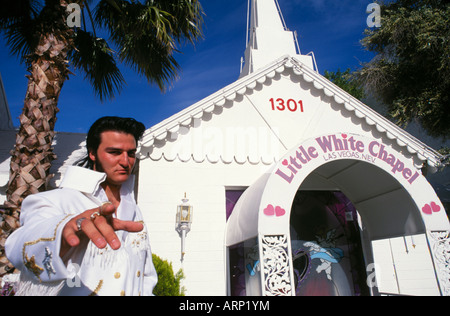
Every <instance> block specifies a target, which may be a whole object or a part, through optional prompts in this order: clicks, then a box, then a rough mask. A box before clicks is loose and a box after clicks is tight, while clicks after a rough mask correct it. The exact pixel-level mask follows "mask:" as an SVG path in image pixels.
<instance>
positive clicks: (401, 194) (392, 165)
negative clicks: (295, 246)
mask: <svg viewBox="0 0 450 316" xmlns="http://www.w3.org/2000/svg"><path fill="white" fill-rule="evenodd" d="M314 185H317V186H319V187H321V188H326V187H330V186H331V187H333V186H334V187H336V188H337V189H339V190H341V191H343V192H344V193H345V194H346V195H347V196H348V197H349V198H350V199H351V200H352V201H353V203H354V204H355V206H356V207H357V209H358V211H359V212H360V213H361V217H362V218H363V221H364V223H365V225H366V227H367V230H368V236H369V238H370V241H373V240H378V239H383V238H390V237H392V238H393V237H399V236H405V235H413V234H416V233H422V234H423V235H424V236H425V238H426V240H427V247H428V245H429V248H428V249H427V251H429V252H431V254H432V256H431V257H432V258H433V260H432V262H433V263H434V267H432V268H433V269H434V270H435V275H437V280H436V279H435V281H436V284H438V285H436V286H437V287H438V288H439V289H440V292H441V294H444V295H445V294H448V293H449V284H448V274H449V272H448V271H447V270H448V269H445V264H448V262H447V261H446V260H448V259H446V257H445V253H444V252H443V250H442V249H445V247H449V239H448V236H449V231H450V225H449V221H448V218H447V216H446V214H445V210H444V207H443V205H442V203H441V202H440V201H439V198H438V197H437V195H436V193H435V192H434V190H433V188H432V187H431V185H430V184H429V183H428V182H427V180H426V179H425V178H424V177H423V176H422V175H421V172H420V171H419V170H418V169H417V168H416V167H415V166H414V163H413V159H411V158H408V157H407V156H405V155H403V154H401V153H399V152H397V151H396V150H394V149H392V148H391V147H389V146H388V145H387V144H385V143H383V142H382V141H381V140H377V139H373V138H368V137H366V136H361V135H356V134H344V133H340V134H331V135H325V136H320V137H316V138H313V139H309V140H306V141H303V142H301V143H300V144H299V145H298V146H296V147H295V148H293V149H292V150H290V151H289V152H288V153H287V154H286V155H285V156H284V157H283V158H282V159H281V160H280V161H279V163H278V164H277V165H276V166H275V167H274V168H273V169H272V170H271V172H270V173H267V174H264V175H263V176H262V177H261V178H260V179H259V180H258V181H257V182H256V183H255V184H254V185H253V186H251V187H250V188H249V189H248V190H247V191H246V192H245V193H244V195H243V196H242V197H241V199H240V200H239V202H238V204H237V205H236V209H235V211H234V213H233V214H232V216H231V217H230V220H229V224H228V231H227V245H228V246H231V245H234V244H237V243H238V242H241V241H244V240H249V239H250V238H254V237H257V240H258V243H259V256H260V264H261V268H260V273H261V293H262V294H263V295H294V292H295V291H293V284H294V281H293V268H292V255H291V254H292V249H291V241H290V212H291V206H292V202H293V200H294V197H295V195H296V193H297V191H298V190H299V188H302V187H303V188H304V187H305V186H314ZM446 280H447V281H446ZM438 291H439V290H438Z"/></svg>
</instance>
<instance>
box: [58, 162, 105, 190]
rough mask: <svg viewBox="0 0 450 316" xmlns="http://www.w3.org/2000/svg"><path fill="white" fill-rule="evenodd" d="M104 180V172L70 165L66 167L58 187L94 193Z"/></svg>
mask: <svg viewBox="0 0 450 316" xmlns="http://www.w3.org/2000/svg"><path fill="white" fill-rule="evenodd" d="M105 180H106V174H105V173H103V172H97V171H93V170H90V169H87V168H83V167H77V166H70V167H68V168H67V170H66V173H65V174H64V177H63V179H62V181H61V184H60V186H59V187H60V188H64V189H73V190H77V191H80V192H83V193H87V194H94V193H95V192H97V190H98V188H99V187H100V184H102V183H103V182H105Z"/></svg>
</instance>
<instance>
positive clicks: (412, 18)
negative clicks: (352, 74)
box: [358, 0, 450, 139]
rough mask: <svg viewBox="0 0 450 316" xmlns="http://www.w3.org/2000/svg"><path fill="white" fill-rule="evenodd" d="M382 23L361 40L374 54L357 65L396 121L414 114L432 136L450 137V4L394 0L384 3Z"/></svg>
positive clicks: (440, 0)
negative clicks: (370, 59) (368, 60)
mask: <svg viewBox="0 0 450 316" xmlns="http://www.w3.org/2000/svg"><path fill="white" fill-rule="evenodd" d="M381 19H382V26H381V28H379V29H376V28H375V29H368V30H366V37H365V38H364V39H363V41H362V44H363V46H365V48H366V49H367V50H369V51H372V52H375V53H377V55H376V57H375V58H374V59H373V60H372V61H371V62H369V63H367V64H366V65H364V67H363V68H362V69H361V70H360V71H358V77H359V79H360V80H361V82H362V83H363V84H364V86H365V87H366V88H367V89H368V90H369V91H370V92H372V93H373V94H374V95H375V96H377V97H378V98H379V100H380V101H382V102H383V103H384V104H386V105H387V106H388V109H389V114H390V115H391V116H392V117H393V118H394V119H396V120H397V122H398V124H399V125H402V126H405V125H407V124H408V123H409V122H411V121H412V120H417V121H418V122H419V123H420V124H421V125H422V127H423V128H424V129H425V130H426V131H427V132H428V133H429V134H430V135H431V136H435V137H442V138H444V139H446V138H448V137H450V27H449V25H450V4H449V3H448V1H445V0H398V1H394V2H389V3H388V4H385V5H382V12H381Z"/></svg>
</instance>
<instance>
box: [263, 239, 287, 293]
mask: <svg viewBox="0 0 450 316" xmlns="http://www.w3.org/2000/svg"><path fill="white" fill-rule="evenodd" d="M262 251H263V264H262V268H263V271H264V284H265V285H264V286H265V292H266V295H268V296H287V295H292V285H291V275H290V267H289V263H290V261H289V255H288V253H289V252H288V238H287V236H286V235H276V236H264V237H263V238H262Z"/></svg>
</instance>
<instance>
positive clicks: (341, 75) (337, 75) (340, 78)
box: [325, 68, 365, 100]
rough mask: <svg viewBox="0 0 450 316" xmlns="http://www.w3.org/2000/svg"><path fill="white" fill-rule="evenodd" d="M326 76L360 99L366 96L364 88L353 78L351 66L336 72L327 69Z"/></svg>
mask: <svg viewBox="0 0 450 316" xmlns="http://www.w3.org/2000/svg"><path fill="white" fill-rule="evenodd" d="M325 78H327V79H328V80H330V81H331V82H333V83H334V84H335V85H337V86H338V87H340V88H342V89H343V90H345V91H347V92H348V93H350V94H351V95H352V96H354V97H355V98H357V99H359V100H361V99H363V98H364V96H365V93H364V88H363V87H362V86H361V84H360V83H359V82H358V81H357V80H355V79H354V78H353V76H352V73H351V70H350V68H349V69H347V70H346V71H344V72H342V71H341V69H338V70H337V71H336V72H332V71H331V72H330V71H327V70H325Z"/></svg>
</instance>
